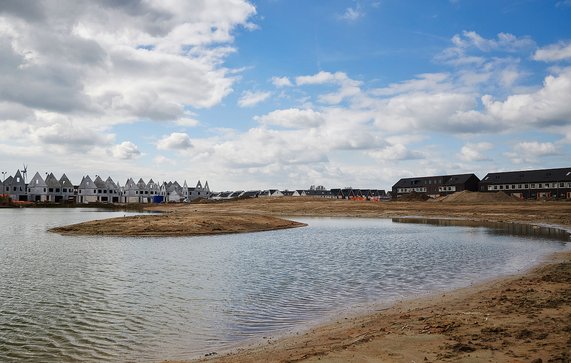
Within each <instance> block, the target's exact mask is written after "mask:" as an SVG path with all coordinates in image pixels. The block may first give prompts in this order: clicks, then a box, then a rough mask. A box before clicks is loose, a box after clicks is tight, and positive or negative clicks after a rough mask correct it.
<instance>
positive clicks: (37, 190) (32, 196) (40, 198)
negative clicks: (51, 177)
mask: <svg viewBox="0 0 571 363" xmlns="http://www.w3.org/2000/svg"><path fill="white" fill-rule="evenodd" d="M28 200H29V201H30V202H46V201H47V200H48V185H47V184H46V182H45V181H44V179H43V178H42V176H41V175H40V173H36V174H34V177H33V178H32V180H30V182H29V183H28Z"/></svg>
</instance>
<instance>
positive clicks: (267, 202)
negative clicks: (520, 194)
mask: <svg viewBox="0 0 571 363" xmlns="http://www.w3.org/2000/svg"><path fill="white" fill-rule="evenodd" d="M468 197H469V198H470V199H471V200H468V201H466V200H463V201H462V200H460V201H457V200H456V201H449V202H446V201H430V202H424V201H422V202H421V201H408V202H380V203H379V202H363V201H359V202H357V201H347V200H316V199H310V198H268V199H252V200H239V201H231V202H216V203H213V202H205V203H199V204H191V205H161V206H155V207H153V208H152V209H154V210H161V211H163V212H168V215H165V216H158V215H153V216H148V218H150V219H151V220H162V219H167V220H168V219H171V220H180V222H179V223H178V224H177V225H179V226H181V225H188V224H191V223H190V221H192V218H197V216H201V215H202V216H205V218H204V219H203V220H202V222H201V223H203V224H202V227H200V226H199V227H200V228H202V232H204V233H209V232H208V230H209V229H210V232H212V230H213V229H214V228H213V227H212V226H211V227H205V226H207V225H208V221H212V220H213V219H212V218H214V217H213V216H225V218H226V217H227V218H231V219H229V220H228V221H230V220H232V218H234V217H236V216H247V218H246V220H249V221H252V220H255V221H257V222H258V223H257V224H258V225H259V224H260V223H262V224H263V223H265V222H262V221H264V220H266V218H273V217H291V218H295V217H296V216H323V217H326V216H338V217H364V218H394V217H403V216H421V217H429V218H452V219H461V220H468V221H474V222H476V223H485V222H509V223H528V224H534V225H549V226H557V227H560V228H563V229H567V230H570V229H571V203H569V202H539V201H528V202H521V201H513V200H503V201H499V200H496V201H494V200H493V199H492V200H481V198H483V197H481V196H479V195H478V194H474V195H470V196H468ZM485 198H488V199H489V198H490V196H486V197H485ZM492 198H493V197H492ZM140 218H142V217H140ZM140 218H139V219H136V218H135V219H122V221H118V222H117V223H119V224H118V225H116V226H115V227H114V228H116V229H121V228H123V229H124V228H126V226H127V225H131V227H133V226H134V225H137V224H140V222H141V220H144V219H140ZM145 218H147V217H145ZM119 219H121V218H119ZM279 220H282V219H279ZM233 221H234V222H236V223H237V224H236V226H238V225H239V223H240V222H244V220H241V219H239V218H238V219H233ZM121 222H123V224H122V223H121ZM274 222H275V221H274ZM286 222H287V221H286ZM90 223H94V224H93V225H91V227H90V228H94V229H95V230H98V231H99V232H101V231H102V230H101V228H109V227H107V225H108V222H104V223H102V221H97V222H90ZM125 223H127V224H125ZM149 223H150V222H149V221H145V224H147V225H148V224H149ZM268 223H270V222H268ZM271 223H273V222H271ZM167 225H170V226H172V225H173V224H172V223H171V224H167ZM164 226H165V225H163V227H160V226H158V227H157V228H156V230H155V232H153V233H156V232H157V231H160V230H161V228H164ZM266 226H267V225H266ZM287 227H288V225H287V223H286V226H284V228H287ZM173 228H174V227H173ZM200 228H199V230H200ZM236 228H237V229H240V231H245V230H248V228H249V227H248V226H247V225H243V226H241V227H236ZM60 233H61V231H60ZM71 233H74V232H73V231H72V232H71ZM570 347H571V253H561V254H558V255H556V256H553V257H552V259H550V260H549V261H547V262H545V263H544V264H542V265H541V266H539V267H537V268H535V269H534V270H532V271H528V272H526V273H525V274H523V275H520V276H512V277H509V278H503V279H498V280H496V281H492V282H487V283H484V284H480V285H477V286H470V287H467V288H464V289H460V290H455V291H453V292H450V293H446V294H438V295H433V296H429V297H426V296H423V297H417V298H415V297H412V298H411V299H409V300H406V301H401V302H398V303H396V304H394V305H392V306H388V307H380V308H379V309H378V311H375V312H374V313H371V314H367V315H364V316H358V317H354V316H346V317H343V316H341V317H339V318H338V319H336V320H335V321H332V322H331V323H328V324H324V325H322V326H318V327H314V328H313V329H311V330H310V331H307V332H304V333H301V334H298V335H293V336H285V337H279V338H277V339H276V338H274V337H268V338H267V339H266V340H265V341H264V342H262V343H261V344H259V345H256V346H248V347H243V348H240V349H238V350H236V351H232V352H213V353H215V354H211V355H209V356H208V357H204V358H203V360H205V361H209V362H210V361H212V362H300V361H302V362H317V361H326V362H439V361H448V362H535V363H538V362H569V359H570V357H571V348H570Z"/></svg>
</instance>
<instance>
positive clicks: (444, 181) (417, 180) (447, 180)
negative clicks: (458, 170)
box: [393, 174, 480, 188]
mask: <svg viewBox="0 0 571 363" xmlns="http://www.w3.org/2000/svg"><path fill="white" fill-rule="evenodd" d="M471 177H475V178H476V179H478V177H477V176H476V175H475V174H454V175H435V176H421V177H414V178H402V179H401V180H399V181H398V182H397V183H396V184H395V185H393V188H405V187H420V186H425V185H428V181H429V180H440V181H441V185H455V184H463V183H465V182H467V181H468V179H470V178H471ZM478 180H480V179H478Z"/></svg>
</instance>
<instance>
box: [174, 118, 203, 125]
mask: <svg viewBox="0 0 571 363" xmlns="http://www.w3.org/2000/svg"><path fill="white" fill-rule="evenodd" d="M176 124H177V125H179V126H185V127H196V126H198V125H200V121H198V120H195V119H193V118H190V117H182V118H179V119H177V120H176Z"/></svg>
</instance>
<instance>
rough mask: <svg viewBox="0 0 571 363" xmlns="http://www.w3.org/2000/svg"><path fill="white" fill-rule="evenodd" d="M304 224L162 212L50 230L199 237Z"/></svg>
mask: <svg viewBox="0 0 571 363" xmlns="http://www.w3.org/2000/svg"><path fill="white" fill-rule="evenodd" d="M302 226H305V224H303V223H298V222H293V221H289V220H286V219H282V218H277V217H272V216H264V215H258V214H252V213H241V214H233V213H208V212H201V213H193V212H186V213H166V214H159V215H157V214H154V215H140V216H133V217H119V218H111V219H103V220H95V221H89V222H84V223H79V224H74V225H70V226H64V227H57V228H52V229H50V232H54V233H59V234H62V235H104V236H159V237H169V236H170V237H172V236H199V235H215V234H225V233H245V232H260V231H270V230H276V229H284V228H295V227H302Z"/></svg>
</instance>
